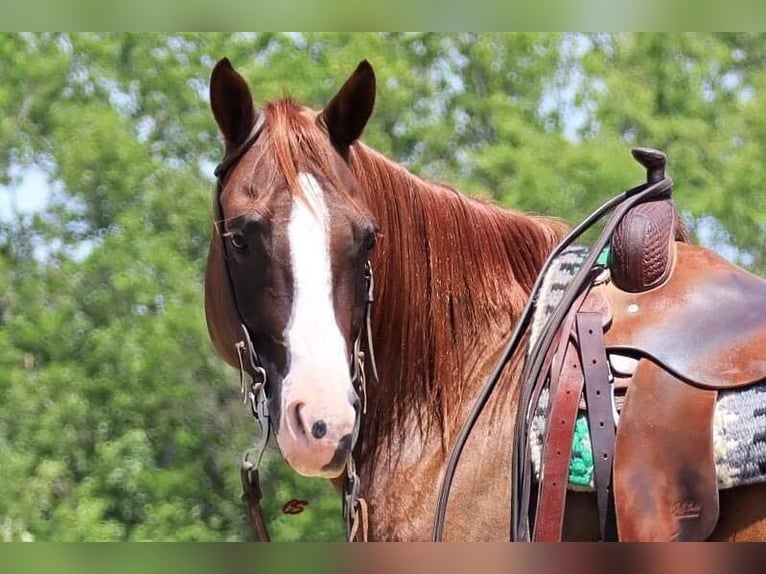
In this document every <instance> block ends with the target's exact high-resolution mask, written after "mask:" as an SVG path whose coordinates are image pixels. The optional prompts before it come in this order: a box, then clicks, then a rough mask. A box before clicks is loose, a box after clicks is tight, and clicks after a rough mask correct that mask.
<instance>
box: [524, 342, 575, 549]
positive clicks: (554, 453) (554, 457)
mask: <svg viewBox="0 0 766 574" xmlns="http://www.w3.org/2000/svg"><path fill="white" fill-rule="evenodd" d="M568 330H569V329H568V328H567V331H568ZM563 343H564V344H563V346H562V348H565V349H566V351H565V353H564V358H563V361H561V364H562V369H561V375H560V376H559V377H558V381H556V384H555V390H552V391H551V397H550V401H551V410H550V413H549V415H548V424H547V425H546V433H545V445H544V448H543V463H542V472H541V476H540V492H539V496H538V499H537V500H538V503H537V511H536V513H535V531H534V538H533V539H534V540H535V541H537V542H558V541H560V540H561V529H562V526H563V522H564V505H565V503H566V494H567V483H568V482H569V460H570V458H571V454H572V439H573V437H574V426H575V420H576V418H577V411H578V408H579V404H580V395H581V394H582V388H583V382H584V379H583V375H582V369H581V367H580V360H579V358H578V356H577V349H576V347H575V346H574V345H573V344H572V342H571V340H570V339H569V338H568V337H567V338H566V339H565V340H564V342H563Z"/></svg>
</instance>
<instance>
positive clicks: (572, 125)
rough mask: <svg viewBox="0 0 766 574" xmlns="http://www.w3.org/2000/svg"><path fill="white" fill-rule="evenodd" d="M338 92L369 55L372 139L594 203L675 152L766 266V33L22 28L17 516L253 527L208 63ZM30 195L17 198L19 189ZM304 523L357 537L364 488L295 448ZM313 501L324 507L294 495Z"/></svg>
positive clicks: (224, 535)
mask: <svg viewBox="0 0 766 574" xmlns="http://www.w3.org/2000/svg"><path fill="white" fill-rule="evenodd" d="M224 55H226V56H228V57H229V58H230V59H231V60H232V62H233V63H234V65H235V66H237V68H238V69H240V70H241V71H242V72H243V74H244V75H245V76H246V77H247V78H248V79H249V80H250V81H251V84H252V86H253V91H254V96H255V99H256V101H257V102H265V101H267V100H269V99H272V98H275V97H279V96H282V95H285V94H286V93H288V92H289V93H290V94H291V95H292V96H293V97H295V98H296V99H298V100H299V101H303V102H307V103H308V104H310V105H312V106H314V107H321V106H322V105H323V104H324V103H325V102H326V101H327V100H328V98H329V97H331V96H332V94H333V93H334V92H335V90H336V89H337V88H338V87H339V86H340V84H341V83H342V82H343V80H344V79H345V78H346V77H347V76H348V74H350V72H351V71H352V70H353V69H354V67H355V66H356V64H357V62H358V61H359V60H361V59H362V58H367V59H369V60H370V61H371V63H372V64H373V66H374V67H375V69H376V72H377V77H378V100H377V104H376V109H375V114H374V116H373V120H372V122H371V124H370V126H369V127H368V130H367V132H366V135H365V138H364V139H365V141H366V142H367V143H368V144H370V145H372V146H373V147H376V148H377V149H379V150H381V151H382V152H384V153H386V154H388V155H390V156H392V157H393V158H395V159H397V160H398V161H401V162H403V163H404V164H406V165H408V166H409V167H410V168H411V169H413V170H414V171H416V172H418V173H421V174H424V175H426V176H428V177H433V178H437V179H442V180H445V181H449V182H451V183H453V184H455V185H457V186H458V187H460V188H461V189H464V190H466V191H468V192H471V193H474V194H477V195H482V196H485V197H489V198H493V199H495V200H497V201H499V202H501V203H503V204H505V205H508V206H513V207H516V208H519V209H524V210H527V211H533V212H538V213H549V214H554V215H557V216H560V217H563V218H565V219H567V220H569V221H571V222H575V221H577V220H579V219H580V218H581V217H582V216H584V215H585V214H586V213H587V212H589V211H591V210H592V209H593V208H594V207H596V206H597V205H598V204H600V203H602V202H603V201H604V200H606V199H607V198H608V197H611V196H612V195H614V194H615V193H617V192H618V191H619V190H621V189H624V188H626V187H629V186H632V185H634V184H636V183H638V182H640V181H641V180H642V179H643V173H642V172H641V170H640V168H639V167H638V166H637V165H636V164H635V163H634V162H633V161H632V160H631V158H630V155H629V148H630V147H631V146H633V145H650V146H655V147H660V148H663V149H665V150H666V151H667V152H668V154H669V158H670V169H669V171H670V173H671V175H672V176H673V178H674V179H675V181H676V186H677V193H676V198H677V201H678V203H679V205H680V206H681V208H682V210H683V211H684V214H685V216H686V217H687V218H688V220H689V222H690V223H691V225H692V228H693V230H694V231H695V232H696V233H697V234H698V236H699V237H700V238H701V239H703V240H705V241H707V242H708V243H711V244H713V245H714V246H715V247H717V248H719V249H721V250H722V251H723V252H724V253H725V254H727V256H730V257H732V258H734V259H735V260H737V261H739V262H741V263H743V264H746V265H747V266H749V267H750V268H751V269H753V270H755V271H759V272H761V273H763V272H766V254H765V253H764V233H766V195H765V194H764V192H763V189H764V187H765V186H764V183H766V182H765V180H766V170H765V169H764V166H763V162H762V161H761V160H762V158H763V157H764V153H765V152H766V119H765V118H764V114H763V113H762V110H763V108H764V97H766V96H764V94H766V72H764V61H766V39H765V38H764V36H762V35H750V34H678V35H664V34H625V35H618V34H602V35H561V34H431V33H422V34H398V33H397V34H313V33H311V34H308V33H305V34H276V33H274V34H272V33H259V34H174V35H157V34H119V35H116V34H39V35H29V34H24V35H0V72H1V73H2V77H3V80H4V81H3V83H2V85H0V184H2V185H4V186H5V187H4V189H2V190H0V194H6V195H7V196H8V199H9V200H11V202H10V204H11V205H16V204H21V203H23V199H24V198H22V197H19V194H20V193H23V192H24V189H25V188H24V186H22V185H20V178H21V174H23V173H24V170H28V169H36V170H41V171H42V172H43V173H44V174H45V175H46V177H47V178H48V180H49V183H50V186H51V189H53V194H52V195H51V197H50V200H49V202H48V204H47V206H46V208H45V209H44V210H43V211H41V212H39V213H36V214H34V215H29V214H25V213H21V212H16V211H13V212H12V213H10V214H7V213H6V217H5V218H4V219H2V220H0V459H1V460H3V473H2V476H1V477H0V538H2V539H9V540H21V539H35V540H243V539H248V538H249V531H248V526H247V523H246V517H245V513H244V509H243V507H242V506H241V504H240V501H239V494H240V485H239V473H238V463H239V456H240V453H241V452H242V450H244V449H245V448H246V447H247V446H248V445H249V444H250V442H251V441H252V434H253V432H254V431H253V425H252V421H251V420H250V419H249V415H248V413H247V410H246V409H245V408H244V407H243V406H242V405H241V403H240V402H239V397H238V381H237V380H236V373H233V372H232V371H231V369H229V368H228V367H225V366H224V365H223V364H222V363H221V361H220V360H219V359H218V358H217V357H216V356H215V354H214V352H213V350H212V346H211V344H210V342H209V340H208V335H207V332H206V329H205V323H204V316H203V312H202V277H203V272H204V260H205V255H206V250H207V240H208V237H209V236H208V234H209V232H210V227H211V225H210V223H211V221H210V220H211V209H210V191H211V189H212V177H211V173H210V171H211V170H210V167H211V165H213V164H214V163H215V162H216V161H217V160H218V159H219V158H220V153H221V145H220V143H219V141H218V137H217V134H216V130H215V125H214V122H213V121H212V118H211V116H210V113H209V112H208V109H207V101H206V100H207V78H208V76H209V73H210V70H211V68H212V66H213V64H214V63H215V61H216V60H217V59H218V58H219V57H222V56H224ZM3 199H5V198H3ZM262 482H263V488H264V490H265V492H266V494H267V497H266V500H265V502H266V511H267V514H268V515H269V516H270V517H272V519H271V528H272V531H273V533H274V537H275V538H276V539H278V540H340V539H342V538H343V525H342V523H341V520H340V502H339V499H338V497H337V495H336V494H335V493H334V491H333V489H332V487H331V486H330V485H329V483H327V482H326V481H317V480H309V479H302V478H300V477H297V476H296V475H295V473H293V472H292V471H291V470H290V469H289V468H287V467H286V466H285V465H284V464H282V463H281V462H280V461H279V457H278V454H277V453H272V454H271V455H270V456H269V457H268V458H267V461H266V465H265V468H264V470H263V480H262ZM293 498H297V499H306V500H308V501H309V506H308V507H307V509H306V511H305V512H304V513H302V514H300V515H286V514H283V513H282V512H281V508H282V505H284V504H285V503H286V502H288V501H289V500H290V499H293Z"/></svg>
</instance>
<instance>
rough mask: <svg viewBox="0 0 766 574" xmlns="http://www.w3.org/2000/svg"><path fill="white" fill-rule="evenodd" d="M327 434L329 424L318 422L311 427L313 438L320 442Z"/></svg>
mask: <svg viewBox="0 0 766 574" xmlns="http://www.w3.org/2000/svg"><path fill="white" fill-rule="evenodd" d="M326 434H327V423H326V422H324V421H323V420H318V421H317V422H315V423H314V424H313V425H312V426H311V436H313V437H314V438H315V439H317V440H319V439H320V438H324V436H325V435H326Z"/></svg>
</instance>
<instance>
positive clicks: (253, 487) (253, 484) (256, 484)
mask: <svg viewBox="0 0 766 574" xmlns="http://www.w3.org/2000/svg"><path fill="white" fill-rule="evenodd" d="M261 498H263V493H262V492H261V484H260V479H259V476H258V471H257V470H253V471H252V474H251V476H249V477H247V478H244V477H243V480H242V502H244V503H245V509H246V510H247V517H248V519H249V521H250V530H251V531H252V533H253V540H254V541H255V542H271V536H269V530H268V528H267V527H266V519H265V518H264V516H263V509H262V508H261Z"/></svg>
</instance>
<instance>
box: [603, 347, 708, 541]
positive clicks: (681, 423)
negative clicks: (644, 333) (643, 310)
mask: <svg viewBox="0 0 766 574" xmlns="http://www.w3.org/2000/svg"><path fill="white" fill-rule="evenodd" d="M716 395H717V392H716V391H712V390H705V389H701V388H698V387H694V386H692V385H688V384H684V382H683V381H680V380H678V379H676V378H675V377H673V376H672V375H671V374H670V373H668V372H667V371H665V370H663V369H662V368H661V367H659V366H657V365H655V364H654V363H652V362H651V361H648V360H641V361H640V362H639V364H638V367H637V368H636V372H635V374H634V376H633V381H632V383H631V385H630V387H629V388H628V393H627V396H626V399H625V405H624V408H623V411H622V414H621V416H620V424H619V426H618V428H617V441H616V448H615V456H614V498H615V507H616V513H617V526H618V531H619V536H620V540H625V541H668V540H686V541H691V540H694V541H700V540H705V539H706V538H707V537H708V536H709V535H710V533H711V532H712V531H713V528H714V527H715V524H716V521H717V520H718V490H717V485H716V474H715V461H714V458H713V438H712V432H713V431H712V420H713V409H714V407H715V400H716Z"/></svg>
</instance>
